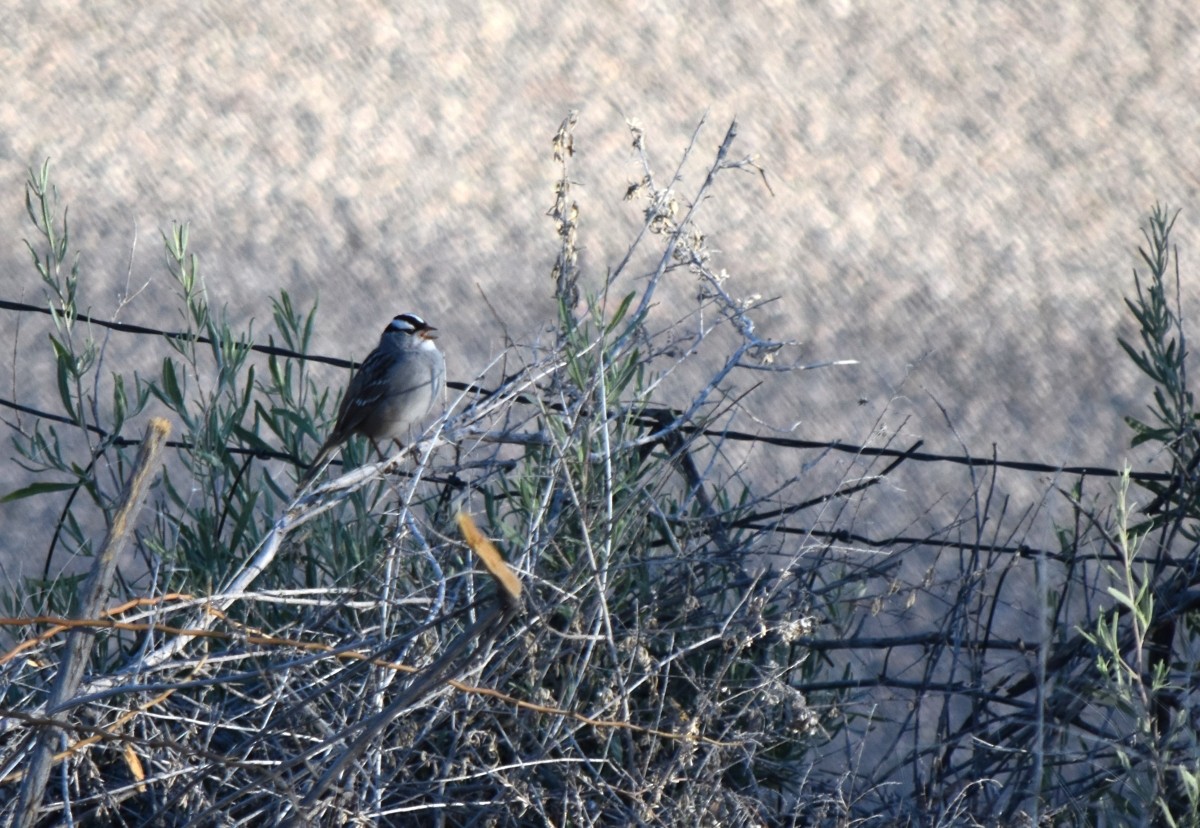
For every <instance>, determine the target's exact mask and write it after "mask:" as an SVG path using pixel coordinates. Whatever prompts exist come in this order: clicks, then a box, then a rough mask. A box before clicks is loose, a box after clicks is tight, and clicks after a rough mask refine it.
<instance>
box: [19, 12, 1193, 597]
mask: <svg viewBox="0 0 1200 828" xmlns="http://www.w3.org/2000/svg"><path fill="white" fill-rule="evenodd" d="M393 5H394V6H395V9H394V10H393V9H389V8H388V7H387V5H386V4H380V3H371V4H351V5H348V6H347V5H346V4H339V3H331V2H327V0H314V1H313V2H302V3H299V4H295V3H289V4H284V3H266V4H263V3H258V2H256V3H245V2H237V1H236V0H218V2H205V3H191V2H188V3H184V2H167V3H159V4H152V5H151V6H147V5H146V4H142V3H132V2H105V3H90V4H83V3H76V2H58V3H45V2H22V3H10V9H9V10H8V11H7V12H6V13H5V15H4V17H5V18H6V22H5V24H4V26H3V27H2V31H0V73H2V75H3V77H4V78H5V79H6V89H5V92H4V94H3V96H0V240H2V241H0V296H2V297H4V298H11V299H21V298H23V299H25V300H26V301H33V300H36V299H37V298H38V297H39V295H40V294H39V289H38V286H37V285H36V284H35V283H34V281H33V278H32V272H31V269H30V268H29V266H28V261H27V254H26V252H25V250H24V248H23V246H22V244H21V238H22V237H23V236H25V235H26V234H27V232H28V230H27V226H26V223H25V218H24V213H23V204H22V180H23V177H24V175H25V170H26V168H27V167H28V166H29V165H31V164H37V163H40V162H41V160H42V159H44V158H46V157H51V158H52V159H53V160H54V164H55V169H56V171H57V175H56V177H57V181H58V183H59V185H60V188H61V190H62V193H63V195H64V197H65V199H66V200H67V201H68V202H69V204H70V205H71V206H72V215H73V217H74V227H75V232H76V235H75V241H76V244H77V245H78V247H79V249H81V250H83V251H85V255H84V258H83V270H84V279H85V283H84V288H83V293H84V297H85V298H84V303H85V304H86V305H88V306H90V308H91V310H92V312H94V313H96V314H98V315H101V316H107V315H110V314H111V313H113V311H114V310H115V308H116V306H117V302H118V297H119V295H120V293H121V291H122V290H124V289H125V285H126V284H127V272H128V273H129V276H128V284H129V285H132V286H133V287H137V286H139V285H141V284H142V283H143V282H145V281H146V280H150V285H149V287H148V288H147V289H146V291H145V293H144V294H143V295H142V296H141V297H140V298H139V299H138V300H137V301H136V303H134V304H133V305H132V306H131V307H129V308H127V309H126V310H125V311H124V318H125V319H126V320H127V321H135V322H141V323H146V324H150V325H159V326H164V327H171V326H172V324H173V323H174V322H175V321H176V320H175V317H174V316H173V311H171V312H164V311H163V310H162V308H164V307H165V306H167V303H168V301H169V297H170V295H171V292H170V285H169V283H168V282H167V280H166V278H165V274H164V269H163V267H162V255H161V252H160V250H161V248H160V244H159V240H158V233H159V231H160V230H161V229H162V228H164V227H167V226H168V225H169V222H170V221H171V220H174V219H179V220H188V221H190V222H191V223H192V228H193V233H192V238H193V248H194V249H195V250H196V251H197V252H199V253H200V255H201V257H202V261H203V271H204V273H205V274H206V278H207V284H208V288H209V291H210V293H211V295H212V296H213V297H214V298H215V300H216V301H217V302H218V303H227V304H228V307H229V311H230V313H231V315H232V316H233V317H234V319H242V320H246V319H250V318H254V319H257V320H258V323H257V327H256V329H257V330H259V331H267V330H268V329H269V321H270V316H269V314H270V309H269V303H268V298H269V297H270V296H272V295H275V294H276V293H277V292H278V291H279V290H281V289H286V290H288V291H290V292H291V294H292V296H293V297H294V298H295V299H296V300H297V302H298V303H300V304H302V305H303V304H306V303H308V302H309V301H312V300H314V299H317V298H318V297H319V298H320V299H321V301H322V309H323V310H322V313H321V317H320V322H321V325H320V330H319V331H318V333H317V347H318V349H319V350H321V351H323V352H326V353H334V354H338V355H344V356H361V355H362V354H364V353H365V352H366V351H367V350H368V349H369V348H370V347H371V346H372V344H373V342H374V339H375V337H376V332H377V330H378V329H379V328H381V327H382V324H383V322H384V320H386V318H388V317H389V316H390V315H391V314H392V313H395V312H400V311H401V310H408V309H415V310H417V311H419V312H421V313H422V314H424V315H425V316H426V317H427V318H429V319H430V320H431V321H433V322H434V323H435V324H437V325H438V326H439V327H440V328H441V329H442V331H443V333H444V339H443V342H444V343H445V345H446V350H447V352H448V357H449V362H450V373H451V376H452V377H453V378H460V379H467V378H469V377H470V376H471V375H472V373H473V371H474V370H475V369H476V368H477V367H478V366H480V365H482V364H483V363H484V362H485V361H486V359H487V357H488V356H489V354H491V353H493V352H494V351H495V350H497V349H498V348H499V346H500V342H501V336H502V331H501V325H500V323H499V322H498V321H497V320H496V319H495V318H494V317H493V316H492V313H491V311H489V310H488V309H487V307H486V304H485V302H484V300H483V298H482V296H484V295H486V297H487V300H488V302H490V304H491V305H492V306H493V307H494V308H495V309H496V310H497V311H498V313H499V315H500V317H501V318H502V319H503V322H504V323H505V324H506V325H507V327H508V329H509V331H510V332H512V333H513V334H514V335H516V336H517V337H518V338H523V339H530V338H532V337H533V336H535V335H536V333H537V332H538V331H539V330H540V329H541V328H542V327H543V326H544V325H545V324H546V323H547V321H548V319H549V315H550V314H551V308H552V305H551V302H550V298H549V294H550V290H549V287H550V283H549V279H548V275H547V274H548V270H549V267H550V263H551V261H552V257H553V253H554V241H553V236H552V232H551V228H550V226H549V223H548V220H547V219H546V218H545V217H544V211H545V209H546V208H547V207H548V206H549V205H550V202H551V193H550V189H549V185H550V182H551V181H552V179H553V176H554V173H555V170H554V167H553V165H551V164H550V163H549V158H548V156H549V142H550V137H551V135H552V134H553V132H554V130H555V128H556V127H557V125H558V123H559V121H560V120H561V119H562V117H563V115H564V114H565V113H566V111H567V110H568V109H571V108H576V109H578V110H580V112H581V123H580V127H579V129H578V131H577V146H578V147H579V150H580V151H579V155H578V158H577V163H576V171H577V174H578V178H579V190H578V191H579V192H580V193H581V195H582V203H581V209H582V211H583V224H582V233H583V238H584V241H585V244H586V247H587V254H586V262H585V266H586V267H589V268H590V271H589V273H590V278H591V279H592V280H593V283H595V284H598V283H599V280H600V278H601V277H602V274H603V270H604V267H605V265H606V263H611V262H612V261H614V259H615V258H616V257H618V256H619V255H620V253H621V252H622V251H623V250H624V247H625V245H626V244H627V243H628V242H629V240H630V239H631V238H632V235H633V233H634V230H635V228H636V226H637V224H638V221H639V214H638V211H637V209H636V208H635V207H634V206H631V205H629V204H626V203H622V201H621V195H622V193H623V190H624V188H625V185H626V183H627V182H629V181H632V180H635V179H636V178H637V177H638V174H639V173H638V168H637V166H636V165H635V163H634V160H633V155H632V153H631V151H630V148H629V141H628V133H627V131H626V128H625V125H624V121H625V119H626V118H627V117H629V118H637V119H638V120H639V121H640V122H641V124H642V125H643V126H644V127H645V129H646V132H647V135H648V141H649V146H650V149H651V152H652V153H653V155H654V156H655V157H656V159H657V162H658V165H659V167H660V170H663V171H665V170H666V169H668V168H669V167H670V166H671V165H672V164H673V163H674V162H675V161H676V160H677V159H678V157H679V155H680V153H681V151H682V150H683V148H684V146H685V144H686V143H687V140H688V137H689V136H690V135H691V133H692V131H693V129H694V128H695V126H696V124H697V123H698V122H699V120H700V119H701V117H702V116H703V115H704V113H706V112H707V113H708V115H707V118H708V126H707V127H706V129H705V130H704V131H703V132H702V133H701V137H700V140H699V148H700V151H699V158H700V159H701V160H703V159H706V158H707V157H709V156H710V155H711V151H712V149H713V148H715V146H716V144H717V143H718V142H719V140H720V137H721V135H722V133H723V131H724V128H725V127H726V126H727V124H728V122H729V121H730V120H731V119H732V118H733V117H734V116H735V115H736V117H737V118H738V120H739V123H740V125H741V139H740V142H739V147H740V149H741V150H742V151H743V152H752V153H754V154H755V155H756V156H757V158H758V160H759V162H760V163H761V164H762V165H763V166H764V167H765V168H766V169H767V171H768V175H769V176H770V181H771V184H772V187H773V190H774V195H773V196H772V195H770V194H769V193H768V192H767V191H766V190H765V188H764V187H763V186H762V185H761V183H760V182H759V181H758V180H757V179H756V178H754V177H753V176H745V177H744V178H743V179H742V180H741V181H740V182H738V183H732V184H731V183H730V182H736V181H737V179H736V177H728V178H727V179H726V180H725V182H724V183H723V184H722V185H721V187H720V189H719V191H718V194H717V195H718V197H717V199H716V200H714V203H713V204H712V205H711V206H710V207H706V211H707V212H706V213H705V214H704V216H703V218H702V220H701V221H702V224H703V225H704V226H705V227H706V229H710V230H711V232H712V234H713V236H712V242H711V243H712V246H713V247H715V248H718V249H719V250H721V251H722V253H721V254H720V255H721V257H722V260H721V262H720V264H721V265H723V266H724V267H726V268H727V269H728V270H729V271H730V273H731V274H732V278H733V279H734V281H733V282H732V283H731V285H732V288H733V290H734V291H736V292H740V293H742V294H746V295H748V294H762V295H763V296H765V297H778V300H777V301H775V302H774V303H773V304H771V305H769V306H768V307H767V308H766V309H765V310H764V312H763V313H762V316H761V324H762V327H763V330H764V333H765V334H766V335H769V336H772V337H777V338H786V337H794V338H796V339H799V340H802V341H803V342H804V343H805V355H806V356H807V357H808V358H810V359H812V360H818V359H828V358H835V357H854V358H857V359H859V360H861V361H862V365H861V366H860V367H859V368H855V369H840V370H836V371H834V370H828V371H824V372H819V373H809V374H805V375H803V376H802V377H800V378H799V379H797V380H793V381H790V382H788V383H777V384H775V385H773V386H771V387H769V388H765V389H763V390H762V391H759V392H757V393H756V395H755V396H754V397H752V399H751V408H752V410H753V411H754V412H755V414H757V416H759V417H760V418H761V419H762V420H763V421H765V422H766V423H769V424H772V425H775V426H780V427H787V426H790V425H792V424H793V423H796V422H800V423H801V425H800V428H799V429H798V434H800V435H801V436H805V437H809V438H815V439H826V438H829V439H832V438H838V439H844V440H865V439H868V438H869V437H870V436H871V433H872V431H873V429H875V428H876V427H877V425H879V426H883V427H886V428H891V429H894V428H898V427H900V426H901V424H902V423H903V424H904V425H903V427H904V429H905V431H906V432H907V433H908V434H910V435H912V436H913V437H917V436H922V437H925V438H927V439H928V441H929V445H930V447H932V448H935V449H944V450H951V451H953V450H956V449H957V440H956V438H955V436H954V433H953V431H952V430H951V429H950V428H948V427H947V424H946V422H944V421H943V419H942V417H941V414H940V413H939V412H938V411H937V408H936V406H935V405H934V404H933V402H932V401H933V400H934V399H936V401H938V402H940V403H941V405H943V406H945V408H946V411H947V412H948V414H949V417H950V420H951V422H952V424H953V426H954V429H956V430H957V434H958V435H959V436H960V437H961V439H962V441H963V442H964V443H965V445H966V446H968V447H969V448H970V449H971V450H972V451H973V452H975V453H979V454H987V453H990V451H991V446H992V444H993V443H994V444H996V445H997V447H998V451H999V452H1000V454H1001V455H1002V456H1007V457H1020V458H1028V459H1033V460H1040V461H1045V462H1051V463H1059V462H1064V463H1066V462H1087V463H1096V464H1107V465H1113V464H1118V463H1119V462H1120V460H1121V458H1122V457H1124V456H1125V454H1126V446H1127V436H1126V433H1125V431H1124V427H1123V426H1122V424H1121V420H1120V417H1121V415H1123V414H1126V413H1138V412H1139V411H1140V407H1141V405H1142V400H1143V399H1144V391H1145V386H1144V385H1142V384H1139V383H1138V381H1137V378H1136V377H1135V376H1134V375H1133V373H1132V371H1131V370H1130V368H1129V367H1128V366H1127V365H1126V364H1125V361H1124V360H1123V358H1122V356H1121V355H1120V352H1119V350H1118V348H1117V344H1116V336H1117V333H1118V332H1119V331H1125V332H1126V333H1128V331H1129V324H1128V321H1127V319H1126V315H1125V313H1124V309H1123V306H1122V303H1121V301H1120V297H1121V296H1122V295H1124V294H1127V293H1128V292H1129V291H1130V290H1131V281H1130V267H1131V266H1132V265H1133V264H1134V263H1135V257H1134V250H1133V248H1134V244H1135V242H1136V240H1137V235H1136V233H1137V225H1138V222H1139V220H1140V219H1141V218H1142V216H1143V215H1144V212H1145V210H1146V209H1147V208H1148V207H1149V206H1150V205H1151V204H1152V203H1153V202H1154V201H1155V200H1163V201H1166V202H1168V203H1170V204H1172V205H1176V206H1180V207H1183V208H1184V209H1185V212H1184V214H1183V218H1182V220H1181V224H1180V230H1181V233H1180V235H1179V240H1180V242H1181V244H1182V253H1183V256H1184V267H1185V271H1188V270H1189V269H1191V268H1193V267H1195V265H1196V262H1195V256H1194V255H1193V254H1192V251H1191V249H1190V247H1191V245H1190V241H1191V239H1194V238H1196V230H1195V226H1196V221H1197V220H1198V218H1200V213H1197V212H1196V210H1197V197H1196V196H1197V189H1198V185H1200V179H1198V177H1197V172H1196V171H1197V170H1200V142H1197V140H1196V136H1197V135H1198V134H1200V94H1197V92H1198V91H1200V90H1198V89H1197V81H1196V79H1197V77H1200V34H1198V32H1197V24H1198V23H1200V13H1197V12H1196V11H1195V9H1194V7H1193V5H1192V4H1191V3H1187V2H1180V1H1179V0H1175V2H1166V3H1161V4H1158V5H1156V6H1155V7H1154V9H1153V11H1141V10H1140V9H1141V4H1136V3H1130V2H1120V1H1119V0H1107V2H1102V3H1094V4H1085V3H1074V2H1059V3H1054V2H1051V3H1026V2H1018V3H989V2H977V1H976V2H960V3H948V4H928V3H919V2H907V3H901V4H896V3H885V2H865V3H850V2H845V1H844V0H837V2H829V3H825V2H821V3H789V2H774V3H770V2H768V3H761V4H753V6H752V7H751V5H750V4H732V3H721V2H698V3H691V4H687V6H688V7H689V8H688V9H687V11H684V10H682V7H681V6H680V5H679V4H668V3H659V2H642V3H629V2H606V3H591V4H564V3H552V2H543V1H542V0H530V1H529V2H522V3H519V4H509V3H496V2H480V3H466V2H451V3H445V4H433V3H431V4H403V6H402V7H401V4H393ZM12 6H15V8H12ZM698 169H699V168H697V170H696V171H697V172H698ZM693 179H694V177H693ZM135 238H136V245H134V239H135ZM689 292H690V286H688V285H679V286H678V293H677V296H678V297H680V301H684V299H685V298H686V297H687V296H688V294H689ZM1194 299H1195V292H1194V289H1193V288H1192V287H1191V285H1190V284H1188V285H1185V300H1186V301H1187V303H1188V306H1189V307H1190V306H1191V305H1192V304H1193V302H1194ZM672 316H673V314H672V315H671V316H668V315H666V312H665V311H664V318H672ZM16 322H17V320H16V318H15V317H14V316H13V315H8V316H7V317H6V319H5V322H4V325H3V326H2V330H3V337H2V338H0V349H3V351H4V352H5V353H9V354H15V357H14V358H13V363H14V364H15V368H13V369H12V371H11V374H12V376H13V380H12V382H11V384H10V382H9V374H10V371H9V370H7V369H6V370H5V371H4V372H3V373H4V375H5V376H4V378H3V385H4V387H5V389H6V390H5V391H4V392H3V396H5V397H15V398H17V399H18V400H19V401H21V402H24V403H26V404H32V405H38V404H41V403H44V400H43V399H39V397H38V395H39V394H40V393H41V390H42V389H41V388H38V387H37V386H38V382H37V377H38V376H40V375H39V374H38V368H37V365H36V364H27V362H26V361H27V360H39V359H45V357H46V348H45V347H44V341H45V340H44V338H43V337H44V327H39V326H40V325H41V323H40V322H34V321H31V320H26V321H24V322H23V323H22V324H23V326H24V327H22V328H21V329H20V332H19V335H18V329H17V324H16ZM6 361H7V360H6ZM331 379H340V378H338V377H334V376H332V375H331ZM47 388H48V386H47ZM860 399H861V400H864V401H865V402H864V403H863V404H859V400H860ZM910 413H911V414H913V415H914V416H913V418H912V419H910V420H907V422H905V417H906V416H907V415H908V414H910ZM881 418H882V419H881ZM6 454H7V455H9V456H11V451H9V452H6ZM20 474H21V473H20V472H19V470H17V469H16V468H15V467H12V466H9V472H8V473H5V474H4V475H3V481H2V483H0V485H3V486H4V487H10V486H12V485H13V484H14V483H15V482H16V481H17V480H19V479H21V478H20ZM954 485H957V484H954ZM4 508H5V511H6V512H7V517H6V518H5V519H4V520H5V523H6V524H7V525H12V524H11V523H10V521H13V520H15V519H16V517H18V516H20V515H21V512H20V511H19V509H17V508H15V507H4ZM27 537H28V536H25V535H22V534H21V533H16V532H13V531H11V530H6V531H5V533H4V540H3V541H0V552H3V551H4V547H7V548H8V549H7V551H8V552H9V553H10V554H11V553H12V552H13V551H14V550H16V549H17V548H20V549H22V550H24V549H27V547H26V546H25V544H24V543H23V541H25V540H26V539H27ZM0 560H3V558H2V557H0ZM10 560H11V559H10ZM11 574H13V570H12V569H11V567H10V568H9V569H8V575H11Z"/></svg>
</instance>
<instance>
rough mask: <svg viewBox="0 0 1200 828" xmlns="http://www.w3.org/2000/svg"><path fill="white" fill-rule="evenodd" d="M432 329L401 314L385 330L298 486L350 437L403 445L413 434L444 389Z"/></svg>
mask: <svg viewBox="0 0 1200 828" xmlns="http://www.w3.org/2000/svg"><path fill="white" fill-rule="evenodd" d="M435 330H437V329H436V328H434V327H433V326H432V325H430V324H428V323H426V322H425V320H424V319H422V318H421V317H419V316H417V315H416V314H415V313H402V314H400V315H399V316H397V317H395V318H394V319H393V320H392V321H391V322H389V323H388V326H387V327H386V328H384V329H383V335H382V336H380V337H379V344H378V345H376V346H375V350H374V351H371V353H370V354H369V355H368V356H367V358H366V359H365V360H363V363H362V365H361V366H359V369H358V371H357V372H356V373H355V374H354V377H353V378H352V379H351V380H350V387H349V388H347V389H346V396H345V397H343V398H342V406H341V408H340V409H338V417H337V424H336V425H335V426H334V427H333V431H332V432H331V433H330V435H329V437H328V438H327V439H326V440H325V442H324V444H322V446H321V448H320V450H318V451H317V456H316V458H315V459H314V460H313V462H312V465H311V466H310V467H309V470H308V473H307V474H306V475H305V476H304V479H303V480H302V481H301V484H302V485H303V484H305V483H307V482H308V481H309V480H311V479H312V478H313V477H314V476H316V475H317V474H318V473H319V472H320V471H321V468H322V467H323V465H324V464H325V463H326V462H327V461H328V459H329V457H330V455H332V454H333V452H334V451H335V450H336V449H337V447H338V446H340V445H341V444H342V443H344V442H346V440H348V439H349V438H350V437H351V436H352V435H355V434H360V435H362V436H363V437H367V438H369V439H370V440H371V441H372V443H375V444H376V448H378V442H377V441H379V440H396V441H398V442H403V441H405V440H408V439H409V438H410V437H411V436H412V434H411V432H412V430H413V427H414V426H416V425H418V424H419V423H420V422H421V420H422V419H424V417H425V415H426V414H428V413H429V409H431V408H432V407H433V404H434V403H435V402H436V401H437V398H438V397H440V396H441V395H442V391H443V389H444V388H445V385H446V360H445V358H444V357H443V356H442V352H441V351H439V350H438V349H437V345H435V344H434V341H433V340H434V336H433V331H435Z"/></svg>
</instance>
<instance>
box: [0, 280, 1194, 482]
mask: <svg viewBox="0 0 1200 828" xmlns="http://www.w3.org/2000/svg"><path fill="white" fill-rule="evenodd" d="M0 310H10V311H15V312H17V313H41V314H45V315H47V316H55V315H56V314H57V311H55V310H54V309H53V308H50V307H42V306H38V305H31V304H28V303H26V302H13V301H9V300H6V299H0ZM75 319H76V320H78V321H81V322H85V323H87V324H89V325H95V326H96V327H101V328H107V329H110V330H113V331H117V332H120V333H129V334H134V335H137V336H155V337H160V338H163V339H172V340H181V341H195V342H198V343H202V344H209V345H211V344H213V340H212V339H211V338H210V337H206V336H199V335H197V334H192V333H186V332H183V331H167V330H162V329H160V328H152V327H147V326H145V325H134V324H130V323H126V322H115V321H112V320H108V319H101V318H99V317H95V316H91V315H88V314H82V313H81V314H77V315H76V317H75ZM244 347H246V348H248V349H249V350H250V351H252V352H254V353H260V354H265V355H267V356H275V357H281V358H284V359H296V360H304V361H308V362H317V363H321V364H324V365H333V366H335V367H338V368H357V367H358V365H359V363H357V362H354V361H353V360H348V359H342V358H340V357H331V356H325V355H323V354H310V353H303V352H300V351H295V350H292V349H290V348H282V347H279V346H277V345H260V344H249V345H246V346H244ZM501 384H503V382H502V383H501ZM446 385H447V386H448V387H450V388H452V389H454V390H457V391H462V392H465V393H469V394H478V395H480V396H484V397H488V396H491V395H493V394H494V393H495V391H494V390H493V389H488V388H483V387H480V386H477V385H475V384H473V383H464V382H459V381H449V382H447V383H446ZM517 401H518V402H520V401H521V399H520V398H518V400H517ZM528 401H529V400H526V402H528ZM0 406H2V407H4V408H8V409H11V410H13V411H18V412H20V413H23V414H29V415H30V416H33V417H37V418H39V419H43V420H48V421H51V422H57V423H63V424H66V425H78V423H76V422H75V421H74V420H71V419H70V418H68V417H65V416H62V415H59V414H54V413H52V412H49V411H43V410H41V409H38V408H35V407H33V406H30V405H26V404H24V403H20V402H17V401H16V400H11V399H8V398H5V397H0ZM680 414H681V412H679V411H677V410H674V409H671V408H666V407H661V406H660V407H650V408H645V409H642V411H641V412H639V415H638V419H637V422H639V423H640V424H642V425H645V426H647V427H649V428H654V427H656V426H658V425H659V424H661V423H662V422H663V421H664V418H667V419H668V420H670V421H674V420H676V419H677V418H678V417H679V416H680ZM84 427H85V428H86V429H87V430H88V431H89V432H91V433H93V434H96V435H97V436H99V437H100V438H101V439H103V440H110V441H111V443H112V445H114V446H117V447H128V446H134V445H137V444H138V443H140V442H141V441H140V439H135V438H129V437H121V436H120V435H113V434H111V433H110V432H108V431H106V430H105V429H103V428H101V427H99V426H96V425H92V424H85V426H84ZM681 431H683V432H684V433H686V434H690V435H693V436H705V437H711V438H715V439H721V440H730V441H733V442H749V443H757V444H760V445H766V446H775V447H778V448H789V449H797V450H815V451H835V452H840V453H845V454H852V455H855V456H858V457H880V458H892V459H894V460H898V461H910V460H911V461H916V462H919V463H950V464H954V465H961V466H968V467H971V468H985V469H986V468H995V469H1012V470H1014V471H1021V472H1029V473H1032V474H1066V475H1071V476H1086V477H1105V478H1119V477H1121V476H1122V474H1124V472H1123V471H1122V470H1121V469H1115V468H1111V467H1107V466H1096V465H1078V464H1063V465H1053V464H1050V463H1038V462H1034V461H1030V460H1002V459H1000V458H998V457H995V456H993V457H990V458H984V457H974V456H971V455H970V454H942V453H938V452H930V451H918V450H917V447H918V446H920V445H921V443H920V442H918V443H917V445H916V446H913V447H912V448H909V449H895V448H886V447H879V446H867V445H862V444H859V443H851V442H845V441H842V440H806V439H801V438H798V437H785V436H781V435H770V434H752V433H750V432H745V431H734V430H729V429H711V428H706V427H703V426H695V425H684V426H683V427H682V428H681ZM167 446H168V447H170V448H175V449H183V450H189V449H191V448H192V445H191V444H190V443H188V442H187V441H181V440H172V441H169V442H168V443H167ZM993 451H994V446H993ZM230 452H231V453H233V454H238V455H253V456H256V457H259V458H262V459H276V460H288V461H292V462H299V459H298V458H296V457H294V456H292V455H291V454H289V453H287V452H266V451H263V450H261V449H244V448H231V449H230ZM1129 478H1130V479H1131V480H1134V481H1137V482H1139V483H1145V482H1170V481H1172V480H1174V479H1175V476H1174V475H1172V474H1171V473H1169V472H1153V471H1137V470H1131V471H1130V472H1129Z"/></svg>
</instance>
